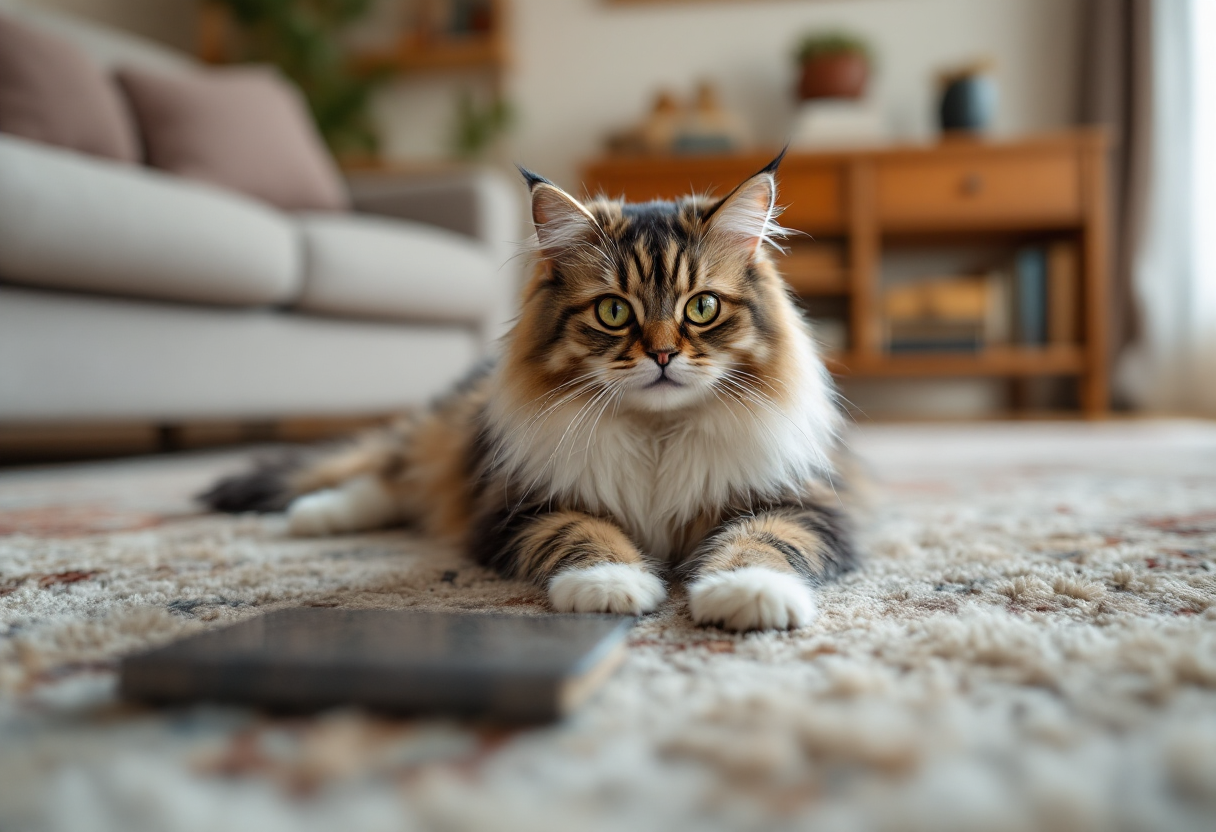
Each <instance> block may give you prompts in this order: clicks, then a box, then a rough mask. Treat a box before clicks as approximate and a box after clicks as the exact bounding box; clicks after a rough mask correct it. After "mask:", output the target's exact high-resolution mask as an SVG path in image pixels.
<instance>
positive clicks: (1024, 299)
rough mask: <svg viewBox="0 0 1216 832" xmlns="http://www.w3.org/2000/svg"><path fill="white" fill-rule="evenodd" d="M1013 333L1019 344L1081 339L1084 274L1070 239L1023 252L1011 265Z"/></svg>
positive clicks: (1034, 344)
mask: <svg viewBox="0 0 1216 832" xmlns="http://www.w3.org/2000/svg"><path fill="white" fill-rule="evenodd" d="M1012 274H1013V289H1014V296H1015V298H1016V302H1015V304H1014V334H1015V340H1016V341H1017V342H1018V343H1020V344H1028V345H1032V346H1046V345H1048V344H1053V345H1058V344H1076V343H1078V342H1079V340H1080V336H1081V326H1080V323H1081V318H1080V311H1081V277H1080V275H1081V273H1080V258H1079V255H1078V252H1077V246H1076V244H1075V243H1074V242H1072V241H1070V240H1057V241H1054V242H1051V243H1048V244H1046V245H1038V246H1028V247H1026V248H1023V249H1021V250H1020V251H1019V252H1018V253H1017V255H1016V256H1015V258H1014V261H1013V264H1012Z"/></svg>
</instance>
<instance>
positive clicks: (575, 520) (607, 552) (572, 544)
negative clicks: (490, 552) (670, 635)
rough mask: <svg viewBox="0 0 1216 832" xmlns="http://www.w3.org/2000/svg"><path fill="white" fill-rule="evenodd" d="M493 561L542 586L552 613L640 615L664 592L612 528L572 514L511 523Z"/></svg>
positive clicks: (634, 549) (622, 535) (628, 543)
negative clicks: (555, 611)
mask: <svg viewBox="0 0 1216 832" xmlns="http://www.w3.org/2000/svg"><path fill="white" fill-rule="evenodd" d="M511 526H512V528H511V530H510V534H509V536H508V537H507V539H506V543H505V548H503V549H501V550H500V551H499V552H498V553H496V556H495V557H494V560H496V561H497V562H498V563H499V565H501V566H503V567H506V571H508V572H510V573H512V574H514V575H516V576H518V577H521V578H527V579H529V580H531V581H534V582H535V583H537V584H540V585H541V586H543V587H545V588H546V589H547V590H548V593H549V603H550V604H552V605H553V608H554V609H555V610H557V611H558V612H611V613H627V614H632V615H640V614H642V613H645V612H651V611H652V610H654V609H655V608H657V607H658V605H659V604H660V603H661V602H662V601H663V598H664V597H666V595H667V590H666V588H665V587H664V586H663V582H662V581H661V580H660V579H659V578H658V577H657V576H656V575H655V574H654V573H653V572H652V571H651V569H650V568H649V566H648V565H647V564H646V562H645V560H644V559H643V557H642V554H641V552H639V551H638V548H637V546H635V545H634V544H633V542H632V541H631V540H630V539H629V538H628V537H627V536H626V535H625V533H624V532H623V531H621V529H620V527H618V526H617V525H616V524H615V523H612V522H611V521H609V520H605V519H603V518H600V517H593V516H592V515H590V514H584V513H582V512H578V511H554V512H546V513H542V514H538V515H535V516H531V517H521V518H517V519H516V521H515V522H513V523H512V524H511Z"/></svg>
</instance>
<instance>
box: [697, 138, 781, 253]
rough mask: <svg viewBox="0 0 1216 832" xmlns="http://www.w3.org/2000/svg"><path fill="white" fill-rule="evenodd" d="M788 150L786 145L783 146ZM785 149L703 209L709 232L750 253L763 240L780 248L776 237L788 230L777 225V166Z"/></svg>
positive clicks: (760, 244) (762, 242)
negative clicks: (718, 200) (737, 185)
mask: <svg viewBox="0 0 1216 832" xmlns="http://www.w3.org/2000/svg"><path fill="white" fill-rule="evenodd" d="M787 149H788V148H787ZM784 157H785V150H782V151H781V153H780V154H778V155H777V158H776V159H773V161H771V162H769V163H768V164H767V165H765V166H764V168H763V169H762V170H760V171H759V172H757V173H756V174H755V175H753V176H751V177H750V178H748V179H747V180H746V181H745V182H743V184H741V185H739V187H737V188H735V189H734V190H733V191H731V192H730V193H729V194H727V195H726V197H725V198H724V199H722V200H721V201H720V202H718V203H716V204H714V205H712V206H710V207H709V209H708V210H707V211H706V212H705V215H704V220H705V222H706V224H707V225H708V227H709V230H710V233H711V234H713V235H714V236H717V237H718V238H719V239H724V240H727V241H729V242H731V243H733V244H736V245H740V246H743V247H744V248H745V249H746V250H747V252H748V253H749V254H754V253H755V252H756V251H757V250H758V249H759V248H760V247H761V246H763V245H764V244H765V243H768V244H769V245H771V246H773V247H775V248H778V249H780V248H781V246H780V245H778V243H777V242H776V240H777V239H778V238H781V237H785V236H786V235H787V234H788V233H789V232H787V231H786V230H785V229H784V228H782V227H781V226H780V225H778V224H777V215H778V214H780V213H781V211H780V209H778V208H777V167H778V166H779V165H780V164H781V160H782V159H783V158H784Z"/></svg>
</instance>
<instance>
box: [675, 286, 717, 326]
mask: <svg viewBox="0 0 1216 832" xmlns="http://www.w3.org/2000/svg"><path fill="white" fill-rule="evenodd" d="M719 306H720V304H719V303H718V296H717V295H711V294H710V293H709V292H702V293H701V294H699V295H697V296H696V297H694V298H693V299H692V300H690V301H689V302H688V303H687V304H686V305H685V307H684V314H685V315H686V316H687V317H688V320H690V321H692V322H693V323H694V324H700V325H701V326H705V324H711V323H713V322H714V318H716V317H718V308H719Z"/></svg>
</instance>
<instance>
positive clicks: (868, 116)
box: [789, 98, 887, 149]
mask: <svg viewBox="0 0 1216 832" xmlns="http://www.w3.org/2000/svg"><path fill="white" fill-rule="evenodd" d="M789 136H790V147H797V148H805V149H822V148H829V147H836V148H839V147H858V146H860V145H876V144H882V143H883V142H884V141H886V139H887V125H886V120H885V119H884V118H883V114H882V111H881V110H880V109H879V107H878V105H876V104H875V103H874V102H872V101H868V100H866V99H858V100H856V101H850V100H846V99H833V98H815V99H811V100H809V101H803V102H802V103H801V104H800V105H798V110H797V112H795V113H794V123H793V126H792V127H791V128H790V131H789Z"/></svg>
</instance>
